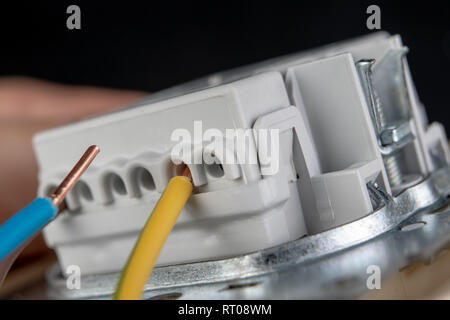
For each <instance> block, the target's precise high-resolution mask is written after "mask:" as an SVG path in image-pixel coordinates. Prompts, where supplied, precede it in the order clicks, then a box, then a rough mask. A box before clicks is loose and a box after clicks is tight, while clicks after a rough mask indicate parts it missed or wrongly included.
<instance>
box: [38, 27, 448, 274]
mask: <svg viewBox="0 0 450 320" xmlns="http://www.w3.org/2000/svg"><path fill="white" fill-rule="evenodd" d="M404 52H405V49H404V47H403V45H402V44H401V41H400V38H399V37H398V36H393V37H391V36H389V35H388V34H386V33H379V34H374V35H371V36H368V37H364V38H360V39H356V40H354V41H350V42H344V43H341V44H335V45H331V46H328V47H326V48H323V49H318V50H312V51H310V52H307V53H304V54H298V55H292V56H289V57H285V58H281V59H278V60H274V61H268V62H265V63H260V64H257V65H254V66H249V67H245V68H243V69H240V70H233V71H230V72H225V73H221V74H217V75H213V76H210V77H208V78H205V79H202V80H197V81H194V82H192V83H188V84H186V85H183V86H180V87H175V88H172V89H169V90H166V91H163V92H161V93H157V94H155V95H154V96H151V97H150V98H149V99H148V100H145V101H143V102H142V103H140V104H139V105H136V106H133V107H130V108H127V109H123V110H122V111H118V112H114V113H111V114H106V115H103V116H100V117H97V118H92V119H88V120H85V121H82V122H79V123H74V124H72V125H69V126H65V127H62V128H57V129H54V130H50V131H47V132H44V133H40V134H38V135H37V136H36V137H35V139H34V145H35V150H36V154H37V159H38V162H39V168H40V173H39V181H40V187H39V193H40V194H41V195H43V194H45V193H47V192H48V190H49V189H51V188H52V187H53V186H54V185H55V184H56V183H57V182H58V181H59V180H60V179H61V177H63V176H64V175H65V174H66V170H67V168H68V164H70V163H72V162H73V159H76V158H77V157H78V156H79V154H80V153H81V152H82V151H83V150H84V149H85V147H86V146H88V145H90V144H97V145H99V146H100V148H101V153H100V155H99V156H98V157H97V159H96V160H95V162H94V164H93V165H92V167H91V168H89V169H88V170H87V172H86V173H85V175H84V176H83V178H82V181H80V182H79V183H78V184H77V186H76V187H75V188H74V190H73V191H72V192H71V193H70V194H69V196H68V198H67V203H68V207H69V210H68V211H66V212H64V213H63V214H62V215H61V216H60V217H58V218H57V219H56V220H55V221H54V222H52V223H51V224H50V225H49V226H47V228H46V230H45V239H46V242H47V244H48V245H49V246H50V247H52V248H54V249H55V250H56V253H57V255H58V259H59V262H60V264H61V267H62V270H63V272H64V270H66V268H67V266H69V265H74V264H75V265H78V266H80V268H81V270H82V272H83V274H92V273H104V272H114V271H118V270H120V269H121V268H122V267H123V266H124V264H125V262H126V259H127V257H128V255H129V253H130V251H131V250H132V247H133V245H134V243H135V241H136V238H137V236H138V234H139V232H140V230H141V228H142V227H143V225H144V223H145V221H146V220H147V218H148V215H149V214H150V212H151V211H152V209H153V207H154V205H155V203H156V202H157V200H158V199H159V196H160V194H161V192H162V191H163V190H164V188H165V186H166V185H167V183H168V181H169V179H170V178H171V177H172V176H174V175H175V174H176V173H177V170H178V167H177V165H176V164H175V163H173V160H174V159H173V157H171V150H172V149H173V147H174V146H175V145H176V141H174V140H173V139H172V134H173V132H175V131H176V130H177V129H185V130H187V132H189V134H190V135H192V136H195V137H197V139H196V140H195V141H194V142H193V143H192V146H191V147H193V150H194V153H198V154H199V155H200V158H201V159H203V158H204V157H205V156H210V157H211V156H214V157H217V158H218V160H219V162H220V164H221V165H218V164H206V163H200V164H198V163H194V164H191V163H189V162H188V161H185V160H186V159H184V158H183V155H180V156H179V159H178V160H181V161H184V162H186V163H187V164H188V166H189V168H190V170H191V172H192V176H193V181H194V185H195V186H196V188H195V191H194V194H193V195H192V196H191V198H190V199H189V201H188V204H187V206H186V207H185V209H184V210H183V212H182V213H181V215H180V218H179V220H178V221H177V223H176V226H175V228H174V230H173V231H172V233H171V234H170V236H169V238H168V240H167V243H166V244H165V246H164V248H163V251H162V253H161V256H160V257H159V259H158V262H157V264H158V265H169V264H179V263H186V262H193V261H204V260H211V259H219V258H223V257H229V256H234V255H239V254H244V253H249V252H254V251H258V250H261V249H264V248H268V247H272V246H276V245H279V244H282V243H285V242H288V241H292V240H295V239H298V238H300V237H302V236H307V235H311V234H315V233H319V232H322V231H324V230H327V229H329V228H333V227H336V226H339V225H342V224H345V223H349V222H351V221H354V220H356V219H359V218H361V217H363V216H365V215H367V214H370V213H371V212H373V211H374V210H375V209H377V207H378V206H379V205H380V203H379V202H377V199H374V197H373V194H371V191H370V190H371V188H370V186H373V187H376V188H378V189H380V190H384V192H385V193H386V194H388V195H393V196H395V195H396V194H398V193H399V192H401V191H402V190H404V189H405V188H407V187H409V186H411V185H413V184H414V183H417V182H419V181H420V180H421V179H422V178H423V177H425V176H426V175H427V174H428V173H430V172H431V171H433V170H435V169H437V168H439V167H440V166H442V165H443V164H445V163H448V162H449V151H448V146H447V144H446V137H445V132H444V130H443V127H442V126H441V125H439V124H432V125H430V126H428V124H427V120H426V117H425V113H424V109H423V106H422V105H421V104H419V102H418V100H417V95H416V92H415V89H414V86H413V82H412V80H411V76H410V73H409V70H408V66H407V63H406V60H405V59H404V58H403V55H404ZM369 60H370V61H372V62H370V63H371V68H370V69H369V71H367V70H366V69H364V70H363V67H364V65H363V64H364V63H366V62H367V61H369ZM361 61H362V62H361ZM366 66H367V65H366ZM386 70H391V72H387V71H386ZM365 71H367V72H370V74H369V73H367V74H365V73H364V72H365ZM366 75H367V77H366ZM394 78H395V79H394ZM399 79H401V81H399ZM191 91H195V92H191ZM187 92H191V93H187ZM374 98H376V99H374ZM374 101H375V102H374ZM377 108H378V109H377ZM380 117H381V118H380ZM198 121H201V125H202V130H207V129H214V130H219V131H222V132H225V131H226V130H227V129H254V130H255V132H256V131H258V130H271V129H276V130H278V131H277V132H279V153H274V151H275V149H274V148H273V146H272V145H271V146H270V147H269V149H270V150H269V151H271V152H269V153H270V154H272V155H274V154H276V155H277V157H276V159H275V160H276V162H277V163H278V166H277V168H279V170H277V171H276V172H275V173H273V172H272V173H268V172H267V170H265V166H266V165H270V164H273V163H269V164H267V163H263V161H262V160H261V159H263V158H264V152H265V151H267V150H263V148H262V146H261V145H260V143H259V140H258V139H257V137H256V136H253V135H249V136H248V137H247V138H248V140H247V141H248V152H249V153H250V154H251V155H253V156H257V157H256V159H258V161H257V162H256V163H245V162H244V163H240V162H238V163H228V162H227V160H226V159H225V158H224V157H223V153H221V152H220V150H216V149H215V148H216V147H215V145H214V144H212V143H211V141H208V139H206V138H205V137H203V136H201V135H200V138H198V135H197V133H196V132H195V131H196V125H195V124H196V122H198ZM60 150H64V152H60ZM227 152H231V153H232V154H231V157H238V155H237V154H235V153H234V152H235V151H234V150H231V151H230V150H228V151H227ZM275 160H274V159H273V158H272V159H271V161H275Z"/></svg>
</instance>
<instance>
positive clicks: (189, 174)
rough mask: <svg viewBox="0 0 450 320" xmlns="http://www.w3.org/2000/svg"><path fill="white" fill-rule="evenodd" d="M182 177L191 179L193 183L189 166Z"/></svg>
mask: <svg viewBox="0 0 450 320" xmlns="http://www.w3.org/2000/svg"><path fill="white" fill-rule="evenodd" d="M181 175H182V176H185V177H188V178H189V179H191V181H192V174H191V170H189V167H188V166H185V168H184V170H183V173H182V174H181Z"/></svg>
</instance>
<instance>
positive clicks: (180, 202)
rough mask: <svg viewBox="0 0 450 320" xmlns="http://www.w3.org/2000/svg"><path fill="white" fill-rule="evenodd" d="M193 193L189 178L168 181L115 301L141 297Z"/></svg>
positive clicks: (134, 251)
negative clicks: (167, 240) (165, 244)
mask: <svg viewBox="0 0 450 320" xmlns="http://www.w3.org/2000/svg"><path fill="white" fill-rule="evenodd" d="M191 193H192V183H191V180H190V179H189V178H187V177H184V176H177V177H174V178H172V179H171V180H170V181H169V184H168V185H167V187H166V190H164V192H163V194H162V195H161V198H160V199H159V201H158V203H157V204H156V206H155V208H154V210H153V213H152V215H151V216H150V218H149V219H148V220H147V223H146V224H145V226H144V229H142V232H141V234H140V236H139V239H138V240H137V242H136V244H135V247H134V250H133V251H132V253H131V255H130V257H129V258H128V262H127V265H126V266H125V269H124V270H123V272H122V276H121V279H120V281H119V285H118V286H117V290H116V293H115V295H114V299H115V300H138V299H141V297H142V292H143V290H144V286H145V284H146V282H147V280H148V278H149V277H150V275H151V273H152V270H153V267H154V265H155V262H156V260H157V259H158V256H159V253H160V251H161V249H162V247H163V245H164V243H165V241H166V239H167V237H168V236H169V234H170V231H171V230H172V228H173V226H174V225H175V222H176V221H177V218H178V216H179V215H180V213H181V211H182V210H183V207H184V206H185V204H186V202H187V200H188V199H189V196H190V195H191Z"/></svg>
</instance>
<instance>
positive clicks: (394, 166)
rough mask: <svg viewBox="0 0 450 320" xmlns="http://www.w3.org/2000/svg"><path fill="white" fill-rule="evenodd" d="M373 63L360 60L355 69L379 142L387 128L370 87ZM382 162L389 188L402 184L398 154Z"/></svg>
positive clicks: (389, 155)
mask: <svg viewBox="0 0 450 320" xmlns="http://www.w3.org/2000/svg"><path fill="white" fill-rule="evenodd" d="M374 63H375V60H360V61H358V62H357V63H356V67H357V69H358V73H359V77H360V79H361V84H362V86H363V90H364V93H365V97H366V101H367V104H368V105H369V108H370V111H371V116H372V120H373V122H374V124H375V129H376V134H377V137H378V139H379V140H380V139H381V136H382V134H383V131H384V130H385V129H387V127H386V118H385V115H384V112H383V109H382V106H381V103H380V100H379V99H378V97H377V95H376V92H375V90H374V88H373V85H372V66H373V64H374ZM391 130H392V128H391ZM380 142H381V140H380ZM383 162H384V166H385V168H386V174H387V176H388V179H389V183H390V184H391V187H395V186H398V185H400V184H402V182H403V174H402V171H401V165H400V155H399V153H398V152H394V153H392V154H388V155H384V156H383Z"/></svg>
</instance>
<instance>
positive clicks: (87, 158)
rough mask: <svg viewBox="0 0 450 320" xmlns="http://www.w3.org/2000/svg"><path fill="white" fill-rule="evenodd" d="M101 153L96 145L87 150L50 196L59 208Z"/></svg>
mask: <svg viewBox="0 0 450 320" xmlns="http://www.w3.org/2000/svg"><path fill="white" fill-rule="evenodd" d="M99 152H100V149H99V147H97V146H95V145H94V146H90V147H89V148H87V150H86V151H85V152H84V154H83V156H82V157H81V158H80V160H78V162H77V163H76V164H75V166H74V167H73V169H72V170H71V171H70V172H69V174H68V175H67V177H66V178H65V179H64V180H63V181H62V182H61V184H60V185H59V186H58V187H57V188H56V189H55V191H53V192H52V193H51V194H50V195H49V197H50V198H51V199H52V201H53V204H54V205H55V206H59V205H60V204H61V202H62V201H63V200H64V197H65V196H66V195H67V193H68V192H69V191H70V190H71V189H72V188H73V186H74V185H75V183H77V181H78V179H79V178H80V177H81V175H82V174H83V172H84V171H86V169H87V168H88V167H89V165H90V164H91V162H92V160H94V158H95V157H96V156H97V154H98V153H99Z"/></svg>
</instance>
